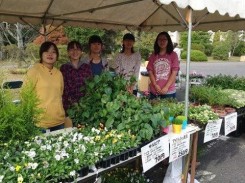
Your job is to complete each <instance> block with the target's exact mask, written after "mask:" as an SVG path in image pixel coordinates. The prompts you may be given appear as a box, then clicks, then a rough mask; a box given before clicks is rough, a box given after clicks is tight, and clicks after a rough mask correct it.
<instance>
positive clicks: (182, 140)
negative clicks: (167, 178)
mask: <svg viewBox="0 0 245 183" xmlns="http://www.w3.org/2000/svg"><path fill="white" fill-rule="evenodd" d="M189 144H190V134H180V135H177V136H172V137H171V138H170V154H169V162H172V161H174V160H176V159H178V158H180V157H182V156H185V155H186V154H188V153H189Z"/></svg>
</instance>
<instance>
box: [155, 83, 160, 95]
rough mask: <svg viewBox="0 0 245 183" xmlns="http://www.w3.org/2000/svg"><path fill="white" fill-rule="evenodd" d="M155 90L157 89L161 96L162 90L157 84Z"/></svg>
mask: <svg viewBox="0 0 245 183" xmlns="http://www.w3.org/2000/svg"><path fill="white" fill-rule="evenodd" d="M154 88H155V89H156V91H157V93H158V94H161V88H160V86H158V85H157V84H155V85H154Z"/></svg>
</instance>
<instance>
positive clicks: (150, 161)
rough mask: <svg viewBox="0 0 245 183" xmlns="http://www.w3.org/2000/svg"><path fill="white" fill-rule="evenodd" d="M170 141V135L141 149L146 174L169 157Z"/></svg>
mask: <svg viewBox="0 0 245 183" xmlns="http://www.w3.org/2000/svg"><path fill="white" fill-rule="evenodd" d="M168 139H169V137H168V135H165V136H162V137H160V138H158V139H156V140H154V141H152V142H150V143H149V144H147V145H145V146H144V147H142V148H141V159H142V164H143V171H144V172H146V171H147V170H149V169H150V168H152V167H153V166H155V165H156V164H158V163H159V162H160V161H162V160H164V159H165V158H167V157H169V141H168Z"/></svg>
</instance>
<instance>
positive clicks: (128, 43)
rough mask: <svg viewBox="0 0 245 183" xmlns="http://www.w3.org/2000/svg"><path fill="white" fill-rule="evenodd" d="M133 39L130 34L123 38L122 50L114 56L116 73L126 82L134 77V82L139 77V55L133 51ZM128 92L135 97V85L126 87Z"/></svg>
mask: <svg viewBox="0 0 245 183" xmlns="http://www.w3.org/2000/svg"><path fill="white" fill-rule="evenodd" d="M134 43H135V37H134V35H133V34H131V33H127V34H125V35H124V36H123V48H122V50H121V52H120V53H118V54H117V55H116V58H115V63H116V69H115V71H116V73H117V74H120V75H122V76H123V77H124V78H125V79H126V80H129V79H130V78H131V77H132V76H135V78H136V81H137V80H138V77H139V71H140V65H141V55H140V53H139V52H135V51H134V47H133V46H134ZM128 91H129V92H131V93H133V94H134V95H137V83H135V84H134V85H132V86H129V87H128Z"/></svg>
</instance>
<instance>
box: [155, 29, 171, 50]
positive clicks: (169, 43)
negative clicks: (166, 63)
mask: <svg viewBox="0 0 245 183" xmlns="http://www.w3.org/2000/svg"><path fill="white" fill-rule="evenodd" d="M162 35H164V36H166V38H167V39H168V45H167V50H166V52H167V53H168V54H170V53H172V52H173V50H174V46H173V42H172V40H171V37H170V35H169V34H168V33H167V32H160V33H159V34H158V35H157V37H156V40H155V43H154V53H155V55H157V54H159V53H160V47H159V45H158V38H159V37H160V36H162Z"/></svg>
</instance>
